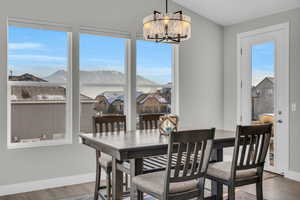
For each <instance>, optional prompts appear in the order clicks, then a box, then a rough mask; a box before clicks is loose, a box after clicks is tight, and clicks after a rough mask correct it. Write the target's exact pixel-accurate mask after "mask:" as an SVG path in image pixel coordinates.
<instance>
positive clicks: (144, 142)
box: [79, 129, 235, 200]
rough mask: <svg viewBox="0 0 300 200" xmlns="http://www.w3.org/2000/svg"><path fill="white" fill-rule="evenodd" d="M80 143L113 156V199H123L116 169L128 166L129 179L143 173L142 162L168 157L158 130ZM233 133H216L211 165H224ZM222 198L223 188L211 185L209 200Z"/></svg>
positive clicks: (85, 137)
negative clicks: (144, 159) (222, 163)
mask: <svg viewBox="0 0 300 200" xmlns="http://www.w3.org/2000/svg"><path fill="white" fill-rule="evenodd" d="M79 136H80V138H81V141H82V143H83V144H84V145H87V146H89V147H91V148H94V149H95V150H99V151H101V152H102V153H106V154H108V155H110V156H112V199H113V200H119V199H122V187H123V173H122V171H121V170H120V168H119V166H121V165H122V163H123V162H127V163H129V164H130V167H129V172H130V178H131V179H132V177H134V176H137V175H139V174H142V173H143V158H145V157H149V156H158V155H165V154H167V149H168V142H169V136H167V135H162V134H160V132H159V130H157V129H154V130H133V131H119V132H106V133H80V135H79ZM234 144H235V132H233V131H226V130H216V132H215V139H214V143H213V150H212V155H211V162H221V161H223V150H224V148H227V147H233V146H234ZM135 198H136V190H135V188H134V187H130V199H135ZM222 198H223V186H222V184H219V183H217V182H214V181H212V183H211V196H210V197H209V199H216V200H220V199H222Z"/></svg>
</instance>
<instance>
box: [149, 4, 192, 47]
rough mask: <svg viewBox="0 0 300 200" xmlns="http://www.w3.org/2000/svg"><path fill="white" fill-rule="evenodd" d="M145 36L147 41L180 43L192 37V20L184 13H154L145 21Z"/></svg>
mask: <svg viewBox="0 0 300 200" xmlns="http://www.w3.org/2000/svg"><path fill="white" fill-rule="evenodd" d="M143 35H144V38H145V40H150V41H155V42H166V43H179V42H181V41H184V40H187V39H189V38H190V37H191V18H190V17H189V16H187V15H183V14H182V11H177V12H174V13H169V12H168V0H166V12H165V13H161V12H158V11H154V12H153V14H152V15H149V16H147V17H145V18H144V20H143Z"/></svg>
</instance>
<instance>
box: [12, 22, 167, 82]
mask: <svg viewBox="0 0 300 200" xmlns="http://www.w3.org/2000/svg"><path fill="white" fill-rule="evenodd" d="M124 56H125V40H124V39H119V38H111V37H104V36H96V35H87V34H81V35H80V70H86V71H96V70H115V71H120V72H124V61H125V57H124ZM67 58H68V34H67V33H65V32H58V31H50V30H39V29H30V28H22V27H15V26H9V33H8V66H9V73H10V72H11V73H12V74H13V75H20V74H24V73H31V74H34V75H36V76H38V77H42V78H43V77H47V76H49V75H50V74H52V73H54V72H56V71H57V70H66V66H67V63H68V59H67ZM171 63H172V48H171V45H169V44H164V43H154V42H146V41H137V74H138V75H141V76H143V77H144V78H146V79H149V80H152V81H154V82H156V83H159V84H166V83H168V82H171Z"/></svg>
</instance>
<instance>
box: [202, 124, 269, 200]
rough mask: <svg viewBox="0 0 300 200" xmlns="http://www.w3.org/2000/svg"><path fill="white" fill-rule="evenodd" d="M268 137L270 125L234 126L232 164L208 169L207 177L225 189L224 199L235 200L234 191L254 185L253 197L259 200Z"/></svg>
mask: <svg viewBox="0 0 300 200" xmlns="http://www.w3.org/2000/svg"><path fill="white" fill-rule="evenodd" d="M271 134H272V124H266V125H252V126H238V127H237V131H236V139H235V146H234V152H233V159H232V162H216V163H212V164H210V165H209V166H208V169H207V178H208V179H211V180H213V181H216V182H218V183H220V184H224V185H227V186H228V199H229V200H234V199H235V188H236V187H239V186H243V185H248V184H254V183H255V184H256V196H257V199H258V200H263V171H264V164H265V159H266V155H267V152H268V147H269V144H270V139H271Z"/></svg>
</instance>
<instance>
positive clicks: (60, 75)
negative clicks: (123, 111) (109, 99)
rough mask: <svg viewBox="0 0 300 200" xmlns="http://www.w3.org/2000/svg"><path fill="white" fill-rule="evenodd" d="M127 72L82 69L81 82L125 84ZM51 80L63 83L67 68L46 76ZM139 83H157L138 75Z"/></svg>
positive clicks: (46, 78) (65, 78)
mask: <svg viewBox="0 0 300 200" xmlns="http://www.w3.org/2000/svg"><path fill="white" fill-rule="evenodd" d="M125 78H126V77H125V74H124V73H122V72H118V71H107V70H103V71H102V70H101V71H100V70H99V71H80V82H81V83H91V84H124V83H125ZM44 79H45V80H47V81H49V82H56V83H61V82H65V81H66V80H67V72H66V71H65V70H58V71H56V72H54V73H53V74H51V75H49V76H47V77H45V78H44ZM137 84H139V85H155V84H156V83H155V82H153V81H150V80H148V79H146V78H144V77H142V76H137Z"/></svg>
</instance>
